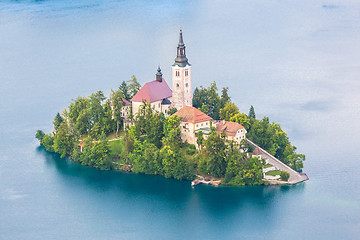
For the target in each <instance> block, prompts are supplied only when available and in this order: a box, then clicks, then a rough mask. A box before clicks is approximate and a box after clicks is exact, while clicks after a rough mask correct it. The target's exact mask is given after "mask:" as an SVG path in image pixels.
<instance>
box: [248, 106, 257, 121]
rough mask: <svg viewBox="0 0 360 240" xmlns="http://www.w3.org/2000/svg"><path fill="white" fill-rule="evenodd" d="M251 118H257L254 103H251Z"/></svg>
mask: <svg viewBox="0 0 360 240" xmlns="http://www.w3.org/2000/svg"><path fill="white" fill-rule="evenodd" d="M249 118H250V119H256V115H255V109H254V106H253V105H251V107H250V110H249Z"/></svg>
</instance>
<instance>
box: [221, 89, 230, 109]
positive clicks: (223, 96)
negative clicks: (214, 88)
mask: <svg viewBox="0 0 360 240" xmlns="http://www.w3.org/2000/svg"><path fill="white" fill-rule="evenodd" d="M228 92H229V87H224V88H223V89H222V90H221V104H220V108H223V107H225V105H226V103H228V102H231V98H230V96H229V93H228Z"/></svg>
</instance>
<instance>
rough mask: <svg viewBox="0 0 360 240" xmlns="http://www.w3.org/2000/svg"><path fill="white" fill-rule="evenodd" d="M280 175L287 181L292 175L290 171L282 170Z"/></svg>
mask: <svg viewBox="0 0 360 240" xmlns="http://www.w3.org/2000/svg"><path fill="white" fill-rule="evenodd" d="M280 177H281V180H283V181H287V180H288V179H289V177H290V174H289V173H288V172H285V171H281V172H280Z"/></svg>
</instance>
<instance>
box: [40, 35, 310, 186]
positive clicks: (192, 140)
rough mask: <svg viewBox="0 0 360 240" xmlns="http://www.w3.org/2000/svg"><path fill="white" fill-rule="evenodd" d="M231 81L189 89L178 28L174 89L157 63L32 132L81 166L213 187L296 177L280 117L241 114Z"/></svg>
mask: <svg viewBox="0 0 360 240" xmlns="http://www.w3.org/2000/svg"><path fill="white" fill-rule="evenodd" d="M228 92H229V88H223V89H222V90H221V94H219V91H218V88H217V85H216V83H215V82H213V83H211V85H210V86H209V87H207V88H205V87H203V86H200V87H196V88H195V90H194V93H192V87H191V65H190V64H189V61H188V58H187V57H186V52H185V44H184V41H183V35H182V29H180V35H179V43H178V46H177V55H176V58H175V62H174V64H173V65H172V89H170V87H169V86H168V84H167V82H166V81H165V79H164V78H163V76H162V72H161V69H160V66H159V67H158V69H157V72H156V75H155V80H153V81H150V82H147V83H146V84H145V85H144V86H141V84H140V83H139V82H138V80H137V78H136V76H135V75H133V76H131V79H130V80H128V81H123V82H122V83H121V84H120V86H119V88H118V89H117V90H111V94H110V96H109V97H108V98H107V97H106V96H105V95H104V93H103V92H102V91H98V92H95V93H93V94H91V95H90V96H89V97H80V96H79V97H78V98H76V99H74V100H73V101H72V102H71V104H70V105H69V106H68V108H66V109H65V110H64V111H63V112H61V113H57V114H56V116H55V118H54V121H53V125H54V129H53V131H52V132H51V133H48V134H45V133H44V132H43V131H42V130H37V132H36V135H35V137H36V138H37V139H38V140H39V141H40V145H41V146H43V147H44V148H45V149H46V150H47V151H49V152H55V153H57V154H59V155H60V157H61V158H64V157H70V158H71V159H72V160H73V161H75V162H77V163H80V164H82V165H86V166H90V167H95V168H99V169H102V170H121V171H127V172H130V171H131V172H134V173H142V174H153V175H162V176H165V177H166V178H175V179H178V180H192V185H197V184H199V183H204V184H212V185H214V186H218V185H219V184H220V183H221V184H222V185H231V186H244V185H264V184H295V183H298V182H302V181H305V180H307V179H308V177H307V176H306V174H304V173H302V168H303V162H304V160H305V155H303V154H299V153H297V152H296V147H295V146H293V145H292V144H291V142H290V140H289V137H288V136H287V134H286V133H285V132H284V131H283V130H282V129H281V127H280V125H279V124H276V123H274V122H272V123H271V122H270V120H269V118H268V117H264V118H262V119H256V114H255V109H254V107H253V106H252V105H251V107H250V110H249V113H248V114H245V113H241V112H240V111H239V108H238V107H237V106H236V105H235V104H234V103H233V102H232V101H231V97H230V96H229V94H228Z"/></svg>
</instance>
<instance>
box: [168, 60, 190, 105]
mask: <svg viewBox="0 0 360 240" xmlns="http://www.w3.org/2000/svg"><path fill="white" fill-rule="evenodd" d="M172 104H173V107H175V108H176V109H178V110H179V109H181V108H182V107H184V106H192V91H191V66H190V65H186V66H184V67H180V66H178V65H174V66H172Z"/></svg>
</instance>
